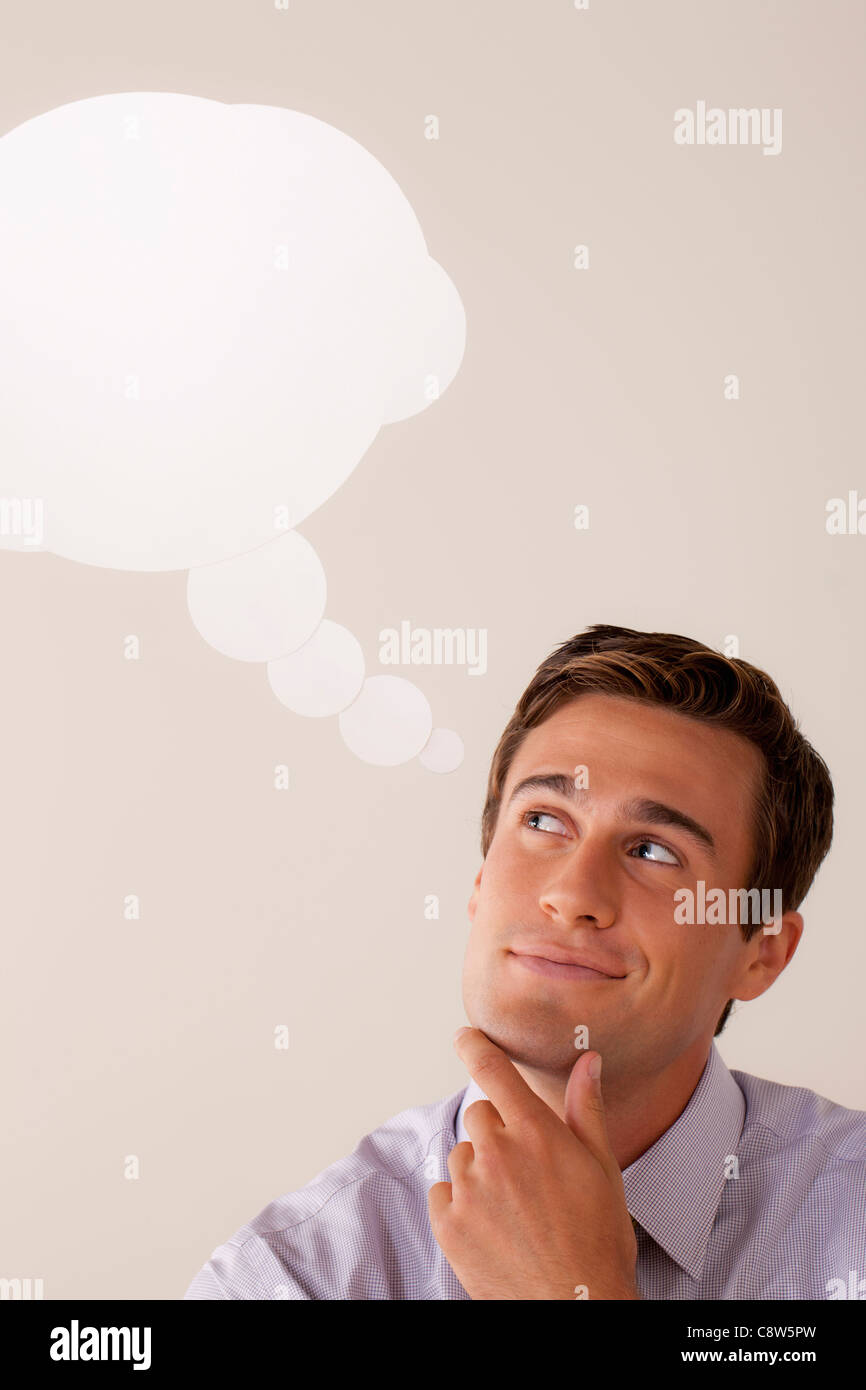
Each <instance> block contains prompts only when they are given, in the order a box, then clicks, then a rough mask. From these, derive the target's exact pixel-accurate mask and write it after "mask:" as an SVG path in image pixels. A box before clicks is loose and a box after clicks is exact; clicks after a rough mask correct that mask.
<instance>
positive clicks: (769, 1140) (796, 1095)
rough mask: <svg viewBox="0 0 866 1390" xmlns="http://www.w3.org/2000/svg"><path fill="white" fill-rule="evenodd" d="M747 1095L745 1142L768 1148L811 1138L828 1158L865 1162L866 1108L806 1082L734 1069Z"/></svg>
mask: <svg viewBox="0 0 866 1390" xmlns="http://www.w3.org/2000/svg"><path fill="white" fill-rule="evenodd" d="M731 1076H732V1077H733V1078H734V1080H735V1081H736V1083H737V1085H738V1086H739V1088H740V1090H741V1091H742V1092H743V1095H744V1097H745V1100H746V1114H745V1118H744V1122H743V1132H742V1137H741V1143H742V1144H749V1145H750V1146H751V1147H752V1148H754V1149H757V1150H760V1149H762V1148H763V1149H766V1150H767V1151H768V1152H778V1151H780V1150H787V1149H789V1148H791V1147H793V1146H797V1145H801V1144H804V1143H812V1144H813V1145H815V1146H816V1147H818V1148H819V1149H820V1150H821V1152H822V1153H823V1154H824V1155H825V1157H826V1158H827V1159H828V1160H830V1159H838V1160H840V1161H844V1162H852V1161H853V1162H855V1163H857V1162H859V1163H861V1164H863V1165H866V1110H854V1109H850V1108H849V1107H847V1106H845V1105H840V1104H839V1103H838V1102H836V1101H833V1100H830V1099H828V1097H827V1096H824V1095H821V1094H819V1092H817V1091H811V1090H809V1089H808V1088H807V1087H805V1086H790V1085H786V1084H784V1083H782V1082H780V1081H769V1080H767V1079H766V1078H764V1077H761V1076H753V1075H751V1074H750V1073H749V1072H743V1071H735V1070H732V1071H731Z"/></svg>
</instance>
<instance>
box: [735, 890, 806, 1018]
mask: <svg viewBox="0 0 866 1390" xmlns="http://www.w3.org/2000/svg"><path fill="white" fill-rule="evenodd" d="M802 935H803V918H802V916H801V915H800V913H799V912H794V911H790V912H786V913H784V915H783V916H782V917H780V918H779V919H778V920H777V921H775V922H773V923H771V924H770V925H769V926H767V927H766V928H763V927H762V928H761V930H760V931H759V932H757V933H756V934H755V936H754V937H753V938H752V942H750V943H749V944H750V945H752V944H753V943H754V945H755V949H754V951H753V953H752V959H751V961H750V963H749V964H748V965H747V966H746V969H745V971H744V974H743V978H742V980H741V981H740V989H739V990H738V991H737V990H735V991H734V993H733V997H734V998H735V999H744V1000H745V999H757V998H759V997H760V995H762V994H763V993H764V991H765V990H768V989H769V988H770V985H771V984H773V982H774V981H775V980H776V979H778V977H779V976H780V975H781V973H782V971H783V970H784V969H785V967H786V965H787V964H788V962H789V961H790V959H791V957H792V956H793V954H794V952H795V951H796V949H797V947H798V945H799V944H800V937H801V936H802Z"/></svg>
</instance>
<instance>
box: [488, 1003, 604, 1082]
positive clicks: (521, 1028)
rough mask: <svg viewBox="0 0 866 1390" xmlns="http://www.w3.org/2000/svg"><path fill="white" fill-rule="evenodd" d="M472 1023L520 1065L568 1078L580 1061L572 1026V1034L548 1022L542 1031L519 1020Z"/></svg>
mask: <svg viewBox="0 0 866 1390" xmlns="http://www.w3.org/2000/svg"><path fill="white" fill-rule="evenodd" d="M470 1021H471V1022H472V1026H473V1028H480V1029H481V1032H482V1033H484V1034H485V1035H486V1036H487V1037H488V1038H489V1039H490V1041H491V1042H492V1043H495V1044H496V1046H497V1047H499V1048H501V1049H502V1051H503V1052H504V1053H505V1054H506V1056H508V1057H510V1058H511V1060H512V1062H514V1063H516V1065H517V1066H521V1067H532V1068H533V1069H534V1070H535V1071H544V1072H550V1073H557V1074H559V1073H563V1074H565V1075H568V1073H569V1072H570V1071H571V1069H572V1067H573V1066H574V1064H575V1062H576V1061H577V1057H578V1053H577V1051H576V1050H575V1046H574V1027H573V1026H572V1030H571V1033H570V1034H569V1033H568V1031H567V1030H560V1029H557V1028H551V1027H550V1024H549V1023H548V1024H547V1025H546V1026H545V1027H544V1028H543V1029H539V1027H538V1026H537V1025H535V1026H533V1025H532V1024H531V1023H528V1022H525V1021H519V1020H516V1019H515V1020H503V1019H501V1018H499V1019H496V1020H495V1021H491V1022H488V1021H483V1022H477V1021H476V1020H475V1019H473V1018H471V1017H470Z"/></svg>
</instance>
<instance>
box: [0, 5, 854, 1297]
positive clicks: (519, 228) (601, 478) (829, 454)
mask: <svg viewBox="0 0 866 1390" xmlns="http://www.w3.org/2000/svg"><path fill="white" fill-rule="evenodd" d="M3 28H4V50H5V56H4V58H3V69H2V70H3V81H2V83H0V129H2V131H6V130H8V129H10V128H12V127H13V126H15V125H17V124H19V123H20V122H21V121H24V120H26V119H27V118H29V117H31V116H34V115H36V114H38V113H40V112H42V111H46V110H48V109H50V108H52V107H55V106H58V105H61V104H62V103H64V102H69V101H73V100H76V99H79V98H82V97H87V96H93V95H96V94H99V93H108V92H120V91H124V90H130V91H135V90H139V91H140V90H161V91H176V92H187V93H191V94H195V95H200V96H206V97H212V98H216V99H219V100H222V101H227V102H257V103H262V104H274V105H283V106H287V107H294V108H297V109H298V110H301V111H305V112H309V113H311V114H313V115H315V116H318V117H320V118H321V119H323V120H325V121H328V122H330V123H332V124H333V125H335V126H338V127H339V128H340V129H341V130H344V131H346V132H347V133H348V134H349V135H351V136H352V137H354V138H355V139H356V140H358V141H360V142H361V143H362V144H363V145H364V146H366V147H367V148H368V149H369V150H371V151H372V152H373V153H374V154H375V155H376V157H377V158H378V159H379V160H380V161H381V162H382V163H383V164H384V165H385V166H386V168H388V169H389V170H390V172H391V173H392V174H393V175H394V177H395V178H396V179H397V181H398V183H399V184H400V186H401V188H402V189H403V190H404V192H405V194H406V196H407V197H408V199H409V200H410V202H411V203H412V205H413V207H414V208H415V210H416V212H417V214H418V217H419V219H420V222H421V226H422V228H423V230H424V233H425V236H426V239H427V243H428V247H429V249H430V253H431V255H433V256H434V257H435V258H436V259H437V260H439V261H440V262H441V264H442V265H443V266H444V267H445V268H446V270H447V271H448V273H449V275H450V276H451V277H452V278H453V280H454V281H455V283H456V285H457V287H458V289H459V291H460V294H461V296H462V299H463V303H464V305H465V308H466V313H467V321H468V340H467V350H466V356H465V359H464V362H463V365H462V368H461V370H460V372H459V374H458V376H457V378H456V380H455V382H454V383H453V385H452V386H451V388H450V389H449V390H448V391H447V393H446V394H445V395H444V396H443V398H442V399H441V401H439V402H438V403H437V404H436V405H435V406H433V407H432V408H431V409H429V410H428V411H426V412H423V413H422V414H421V415H419V416H416V417H414V418H412V419H410V420H407V421H406V422H404V423H402V424H398V425H396V426H391V427H386V428H385V429H384V430H383V431H382V432H381V434H380V435H379V437H378V438H377V439H376V441H375V443H374V444H373V446H372V448H371V449H370V450H369V453H368V454H367V456H366V458H365V459H364V460H363V462H362V464H361V466H360V467H359V468H358V470H357V471H356V473H355V474H354V476H352V477H351V478H350V480H349V481H348V482H347V483H346V485H345V486H344V487H343V488H342V489H341V490H340V491H339V493H338V494H337V495H336V497H334V498H333V499H332V500H331V501H330V502H329V503H327V504H326V506H324V507H323V508H322V509H321V510H320V511H319V512H318V513H316V514H315V515H314V516H313V517H312V518H311V519H310V520H309V521H308V522H306V523H305V524H304V526H303V527H302V528H301V529H302V532H303V534H304V535H306V536H307V537H308V539H309V540H310V541H311V542H312V544H313V545H314V546H315V548H316V550H317V551H318V553H319V555H320V556H321V558H322V561H323V563H324V565H325V569H326V572H327V575H328V582H329V600H328V608H327V615H328V616H329V617H331V618H333V619H335V620H336V621H338V622H341V623H345V624H346V626H348V627H349V628H350V629H351V630H352V631H353V632H355V633H356V634H357V635H358V636H359V638H361V640H362V643H363V645H364V651H365V656H366V658H367V662H368V669H369V670H370V671H371V672H375V671H376V670H378V669H380V668H379V666H378V659H377V658H378V633H379V630H380V629H381V628H383V627H386V626H399V623H400V621H401V619H404V618H408V619H410V620H411V621H412V622H413V623H414V624H420V625H423V626H428V627H434V626H457V627H467V628H468V627H484V628H487V629H488V632H489V670H488V674H487V675H486V676H483V677H480V678H479V677H474V676H473V677H470V676H468V675H467V673H466V671H465V669H461V668H459V667H446V666H440V667H431V668H426V669H425V668H420V667H413V668H400V673H401V674H404V675H407V676H409V677H410V678H411V679H413V680H415V681H416V682H417V683H418V684H419V685H420V686H421V688H422V689H423V690H424V691H425V693H426V694H427V696H428V698H429V700H430V702H431V704H432V706H433V712H434V720H435V722H436V724H439V725H445V726H449V727H452V728H455V729H457V730H458V731H459V732H460V734H461V735H462V737H463V739H464V740H465V744H466V757H465V761H464V763H463V765H462V766H461V767H460V769H459V770H458V771H457V772H455V773H453V774H451V775H448V776H435V775H431V774H429V773H427V772H426V771H425V770H424V769H423V767H421V766H420V765H419V764H418V763H417V761H416V762H413V763H410V764H408V765H406V766H402V767H398V768H396V769H383V768H376V767H371V766H367V765H364V764H362V763H360V762H359V761H358V760H357V759H356V758H354V757H353V756H352V755H350V754H349V753H348V752H347V750H346V749H345V747H344V746H343V744H342V741H341V739H340V736H339V731H338V727H337V723H336V721H335V720H333V719H326V720H321V721H316V720H308V719H300V718H297V717H295V716H293V715H291V714H289V713H288V711H286V710H285V709H283V708H282V707H281V706H280V705H279V704H278V703H277V702H276V700H275V699H274V698H273V696H272V694H271V692H270V690H269V688H268V685H267V680H266V677H265V671H264V667H263V666H258V665H255V666H248V665H245V664H243V663H240V662H233V661H231V660H228V659H226V658H224V657H222V656H220V655H219V654H218V653H217V652H215V651H214V650H213V649H211V648H210V647H208V646H207V645H206V644H205V643H204V642H203V641H202V640H201V638H200V637H199V636H198V634H197V633H196V632H195V630H194V629H193V627H192V624H191V622H190V620H189V617H188V614H187V611H186V606H185V600H184V593H185V576H184V574H182V573H180V572H178V573H172V574H163V575H136V574H128V573H121V572H118V571H110V570H97V569H90V568H86V567H84V566H82V565H78V564H75V563H72V562H68V561H65V560H60V559H57V558H55V557H53V556H49V555H44V554H38V555H32V556H24V555H18V554H8V553H5V554H0V596H2V614H0V640H2V650H3V654H4V668H3V682H2V700H3V706H2V713H3V730H4V740H3V772H4V777H3V795H2V798H0V813H2V826H0V833H2V844H3V848H4V854H3V872H2V879H0V884H2V911H3V925H4V942H5V950H4V961H5V968H4V970H3V974H2V998H0V1017H2V1028H3V1058H4V1066H3V1079H4V1092H5V1098H4V1118H5V1123H4V1125H3V1130H2V1141H0V1142H2V1151H0V1158H2V1183H0V1191H2V1197H0V1215H2V1246H0V1249H2V1268H0V1274H2V1275H4V1276H6V1277H11V1276H18V1277H25V1276H30V1277H41V1278H43V1279H44V1281H45V1294H46V1297H48V1298H62V1297H78V1296H81V1297H110V1296H114V1297H121V1298H128V1297H148V1298H177V1297H180V1296H181V1295H182V1294H183V1292H184V1290H185V1288H186V1286H187V1284H188V1283H189V1281H190V1279H191V1278H192V1276H193V1275H194V1274H195V1272H196V1271H197V1270H198V1268H199V1266H200V1265H201V1264H202V1263H203V1262H204V1260H205V1259H206V1258H207V1257H208V1255H209V1254H210V1251H211V1249H212V1248H213V1247H214V1246H215V1245H216V1244H217V1243H219V1242H220V1241H222V1240H224V1239H226V1238H227V1237H228V1236H229V1235H230V1234H231V1233H232V1232H233V1231H234V1230H236V1229H237V1227H238V1226H240V1225H241V1224H242V1223H243V1222H244V1221H246V1220H248V1219H250V1218H251V1217H252V1216H253V1215H255V1213H256V1212H258V1211H259V1210H260V1209H261V1207H263V1206H264V1205H265V1204H266V1203H267V1202H268V1201H270V1200H271V1199H272V1198H273V1197H275V1196H276V1195H277V1194H279V1193H281V1192H284V1191H287V1190H290V1189H292V1188H295V1187H298V1186H300V1185H302V1184H303V1183H304V1182H306V1181H307V1180H308V1179H309V1178H311V1177H312V1176H313V1175H314V1174H315V1173H316V1172H318V1171H319V1170H320V1169H321V1168H322V1167H324V1166H325V1165H326V1164H328V1163H329V1162H331V1161H333V1160H334V1159H336V1158H338V1157H340V1156H341V1155H343V1154H344V1153H346V1152H348V1151H349V1150H350V1149H351V1148H352V1147H354V1144H355V1143H356V1142H357V1140H358V1139H359V1138H360V1136H361V1135H362V1134H363V1133H365V1132H367V1131H368V1130H370V1129H371V1128H373V1127H374V1126H376V1125H377V1124H379V1123H381V1122H382V1121H383V1120H384V1119H386V1118H387V1117H388V1116H389V1115H392V1114H394V1113H395V1112H397V1111H398V1110H400V1109H402V1108H403V1107H405V1106H408V1105H412V1104H419V1103H426V1102H428V1101H431V1100H434V1099H436V1098H438V1097H440V1096H443V1095H446V1094H449V1093H450V1092H452V1091H455V1090H457V1089H458V1088H459V1087H460V1086H461V1085H463V1084H464V1082H465V1079H466V1077H465V1073H464V1072H463V1070H462V1067H461V1065H460V1063H459V1062H458V1061H457V1059H456V1057H455V1056H454V1055H453V1053H452V1050H451V1034H452V1031H453V1029H454V1028H455V1027H456V1026H457V1025H458V1024H459V1023H461V1022H463V1021H464V1019H463V1013H462V1007H461V1003H460V991H459V979H460V965H461V960H462V953H463V947H464V941H465V935H466V930H467V920H466V900H467V898H468V896H469V892H470V889H471V884H472V878H473V876H474V874H475V873H476V871H477V868H478V866H479V862H480V859H479V848H478V818H479V815H480V810H481V805H482V798H483V791H484V783H485V778H486V774H487V768H488V764H489V759H490V756H491V753H492V751H493V748H494V746H495V743H496V740H497V738H498V736H499V733H500V731H501V728H502V726H503V724H504V722H505V721H506V719H507V718H508V716H509V714H510V712H511V709H512V708H513V705H514V702H515V701H516V699H517V697H518V696H519V694H520V692H521V691H522V689H523V687H524V686H525V685H526V683H527V681H528V680H529V678H530V676H531V674H532V671H533V670H534V668H535V667H536V665H537V664H538V663H539V662H540V661H541V660H542V659H543V658H544V657H545V656H546V655H547V653H548V652H549V651H550V649H551V648H552V647H553V646H554V645H555V644H556V643H558V642H560V641H562V640H563V639H564V638H566V637H568V636H570V635H571V634H572V633H574V632H576V631H578V630H579V629H580V628H582V627H583V626H585V625H586V624H587V623H590V622H596V621H606V622H619V623H625V624H627V625H630V626H637V627H646V628H660V629H664V630H669V631H676V632H685V633H688V634H690V635H693V636H695V637H698V638H700V639H702V640H704V641H706V642H709V643H710V644H711V645H714V646H720V645H721V644H722V642H723V641H724V638H725V636H726V635H727V634H730V633H734V634H737V635H738V637H739V639H740V644H741V655H742V656H744V657H746V658H747V659H749V660H752V661H754V662H756V663H757V664H758V665H761V666H763V667H765V668H766V669H768V670H769V671H770V672H771V673H772V674H773V675H774V676H775V678H776V679H777V680H778V681H779V683H780V685H781V687H782V689H783V691H784V693H785V694H786V696H787V697H788V698H789V699H790V701H791V702H792V705H793V708H794V710H795V712H796V714H797V715H798V716H799V718H800V719H801V721H802V725H803V728H804V730H805V732H806V734H807V735H808V736H809V737H810V738H811V739H812V741H813V742H814V743H815V745H816V746H817V748H818V749H819V750H820V751H821V753H822V754H823V755H824V756H825V758H826V759H827V761H828V763H829V765H830V768H831V772H832V773H833V776H834V780H835V785H836V789H837V796H838V806H837V814H838V819H837V832H836V840H835V845H834V848H833V850H832V852H831V855H830V857H829V859H828V860H827V862H826V864H825V867H824V869H823V870H822V872H821V874H820V876H819V879H818V881H817V883H816V886H815V888H814V889H813V891H812V893H811V894H810V896H809V898H808V900H807V904H806V908H805V916H806V924H807V926H806V934H805V937H804V939H803V942H802V944H801V947H800V950H799V952H798V954H797V956H796V958H795V960H794V961H793V963H792V965H791V967H790V968H789V970H788V971H787V973H786V975H785V976H784V977H783V978H782V979H781V980H780V981H779V982H778V983H777V985H776V986H775V987H774V989H773V990H772V991H771V993H770V994H769V995H768V996H766V997H765V998H764V999H762V1000H760V1001H758V1002H756V1003H754V1004H752V1005H751V1006H744V1007H743V1008H742V1009H741V1010H740V1012H739V1014H738V1015H736V1016H735V1017H734V1018H733V1019H732V1021H731V1022H730V1024H729V1025H728V1029H727V1031H726V1033H725V1035H724V1038H723V1040H722V1045H721V1050H722V1053H723V1055H724V1057H725V1059H726V1061H727V1062H728V1064H729V1065H730V1066H734V1067H739V1068H741V1069H743V1070H747V1071H751V1072H753V1073H756V1074H758V1075H763V1076H769V1077H772V1078H774V1079H776V1080H779V1081H783V1082H788V1083H791V1084H801V1085H806V1086H810V1087H812V1088H813V1089H815V1090H818V1091H820V1092H822V1093H823V1094H825V1095H828V1096H830V1097H832V1098H833V1099H834V1100H837V1101H840V1102H843V1103H845V1104H848V1105H852V1106H857V1107H864V1106H866V1085H864V1068H863V1024H862V1019H863V1002H862V980H863V967H864V921H863V908H862V889H861V873H862V866H863V847H862V843H861V840H860V836H861V832H862V796H863V786H864V779H866V747H864V733H863V709H864V698H866V668H864V643H863V594H864V591H863V574H864V563H866V537H864V536H855V537H851V536H842V537H830V536H828V535H827V534H826V532H825V524H824V523H825V503H826V501H827V500H828V499H829V498H831V497H834V496H843V497H844V496H846V495H847V492H848V490H849V489H851V488H857V487H859V488H860V489H861V490H862V492H863V493H864V494H866V474H864V470H863V464H862V458H863V438H862V407H861V401H862V381H863V367H864V362H863V338H862V323H863V319H864V295H863V276H862V265H863V237H864V215H863V213H864V209H863V177H862V170H863V131H864V128H866V127H864V110H863V82H862V71H863V51H864V50H863V40H864V32H863V31H864V10H863V7H862V5H861V4H860V3H853V0H852V3H850V4H848V3H840V2H839V0H836V3H826V0H825V3H823V4H821V5H816V4H814V3H812V2H811V0H809V2H808V3H797V2H796V0H784V3H756V0H739V3H732V0H728V3H726V4H725V5H714V4H712V5H711V4H709V3H695V0H680V2H679V3H658V4H656V3H648V0H631V3H621V4H614V3H605V0H591V4H590V9H589V11H588V12H586V13H580V12H577V11H575V10H574V8H573V6H572V4H571V3H569V0H542V3H530V2H529V0H521V2H520V3H506V0H496V2H495V3H494V0H446V3H438V4H435V5H432V4H422V3H414V2H413V0H399V3H398V0H391V3H384V2H382V0H379V2H374V3H357V0H315V3H314V0H291V3H290V8H289V11H288V13H282V12H279V11H277V10H275V9H274V8H273V6H272V5H270V4H268V3H267V0H260V3H240V0H237V2H236V3H229V0H206V2H205V0H201V3H192V2H191V0H182V3H177V0H150V3H148V4H147V5H143V4H117V3H116V0H105V3H96V2H95V0H82V2H81V3H79V4H77V5H75V6H69V5H68V4H66V3H58V2H57V0H43V3H41V4H39V5H36V6H34V5H26V4H23V3H19V4H17V5H13V4H7V5H5V6H4V12H3ZM698 99H706V100H707V101H708V102H709V103H710V104H713V103H715V104H718V105H720V106H723V107H728V106H739V105H743V106H757V107H776V106H779V107H782V109H783V112H784V117H783V146H782V152H781V154H780V155H779V156H777V157H765V156H763V155H762V154H761V152H760V150H759V149H757V148H715V149H713V148H688V149H684V148H679V147H677V146H675V145H674V143H673V139H672V129H673V112H674V110H675V109H676V108H677V107H680V106H691V107H693V106H694V105H695V103H696V101H697V100H698ZM430 113H435V114H436V115H438V116H439V118H440V121H441V138H440V139H439V141H438V142H435V143H434V142H430V141H428V140H426V139H425V138H424V118H425V116H426V115H428V114H430ZM579 242H585V243H587V244H588V245H589V247H590V269H589V270H588V271H585V272H577V271H575V270H574V269H573V268H572V249H573V247H574V245H575V244H576V243H579ZM729 372H735V373H737V374H738V375H739V376H740V379H741V391H742V397H741V399H740V400H739V401H737V402H730V401H726V400H725V399H724V398H723V378H724V376H725V374H726V373H729ZM0 484H2V477H0ZM0 491H2V486H0ZM581 502H582V503H586V504H588V505H589V507H590V515H591V527H590V530H589V531H588V532H577V531H575V530H574V528H573V525H572V514H573V508H574V506H575V505H576V504H577V503H581ZM130 632H134V633H137V634H139V636H140V637H141V641H142V659H141V661H139V662H137V663H136V662H127V661H124V660H123V659H122V645H121V644H122V639H123V636H124V635H125V634H127V633H130ZM278 762H286V763H288V764H289V766H290V769H291V779H292V786H291V790H290V791H289V792H288V793H285V794H277V793H275V792H274V791H273V790H272V786H271V782H272V771H273V766H274V764H275V763H278ZM129 892H137V893H139V894H140V895H141V899H142V918H141V921H140V922H138V923H129V922H125V921H124V919H123V916H122V901H123V897H124V895H125V894H126V893H129ZM428 893H436V894H438V895H439V896H440V900H441V918H440V920H439V921H438V922H430V921H427V920H425V918H424V915H423V903H424V897H425V894H428ZM279 1023H285V1024H287V1025H288V1027H289V1030H290V1039H291V1044H290V1048H289V1050H288V1052H287V1053H283V1052H277V1051H275V1049H274V1047H273V1029H274V1027H275V1025H276V1024H279ZM127 1154H137V1155H138V1156H139V1158H140V1162H141V1177H140V1179H139V1180H138V1181H135V1182H131V1181H127V1180H125V1179H124V1176H123V1161H124V1156H125V1155H127Z"/></svg>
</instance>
